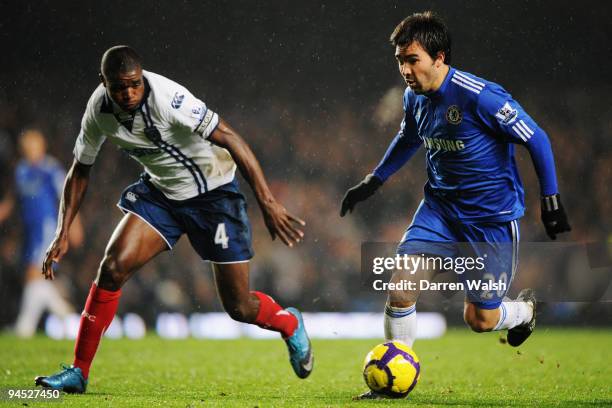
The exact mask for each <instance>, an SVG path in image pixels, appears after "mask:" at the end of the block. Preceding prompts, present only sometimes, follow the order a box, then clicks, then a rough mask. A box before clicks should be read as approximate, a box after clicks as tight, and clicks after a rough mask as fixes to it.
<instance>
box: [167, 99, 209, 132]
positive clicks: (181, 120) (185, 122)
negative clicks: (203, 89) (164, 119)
mask: <svg viewBox="0 0 612 408" xmlns="http://www.w3.org/2000/svg"><path fill="white" fill-rule="evenodd" d="M169 105H170V108H169V109H168V111H167V112H168V114H169V116H170V121H171V122H172V123H174V124H175V125H178V126H181V127H186V128H188V129H190V130H191V131H192V132H193V133H197V134H198V135H200V136H202V137H203V138H204V139H207V138H208V137H209V136H210V135H211V133H212V132H213V131H214V130H215V128H216V127H217V125H218V124H219V115H217V114H216V113H215V112H213V111H212V110H211V109H209V108H208V107H207V106H206V104H205V103H204V102H202V101H201V100H200V99H198V98H196V97H195V96H194V95H193V94H192V93H191V92H189V91H188V90H187V89H185V88H183V89H181V90H180V91H177V92H175V93H174V96H173V97H172V101H170V104H169Z"/></svg>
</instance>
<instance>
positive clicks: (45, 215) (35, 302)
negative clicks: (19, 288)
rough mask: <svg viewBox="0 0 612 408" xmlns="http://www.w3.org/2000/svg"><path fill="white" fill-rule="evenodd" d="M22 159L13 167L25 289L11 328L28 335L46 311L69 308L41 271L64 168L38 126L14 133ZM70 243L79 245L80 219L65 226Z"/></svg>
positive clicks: (6, 210)
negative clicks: (51, 154) (48, 151)
mask: <svg viewBox="0 0 612 408" xmlns="http://www.w3.org/2000/svg"><path fill="white" fill-rule="evenodd" d="M19 149H20V151H21V156H22V158H21V160H20V161H19V162H18V164H17V166H16V169H15V180H14V185H15V192H14V194H15V198H16V202H17V205H18V208H19V214H20V216H21V223H22V226H23V232H22V237H23V242H22V247H21V265H22V267H23V268H24V270H25V274H24V289H23V295H22V299H21V306H20V309H19V315H18V317H17V322H16V324H15V332H16V334H17V335H18V336H20V337H31V336H32V335H33V334H34V333H35V331H36V327H37V326H38V322H39V320H40V318H41V316H42V314H43V312H45V311H49V312H51V313H54V314H56V315H58V316H60V317H62V316H65V315H66V314H68V313H70V312H72V311H73V308H72V306H71V305H70V304H69V303H68V302H67V301H66V300H65V299H64V297H63V296H62V295H61V294H60V292H59V291H58V289H57V287H56V285H55V283H54V282H52V281H48V280H45V279H44V277H43V275H42V274H41V273H40V266H41V265H42V262H43V259H44V255H45V250H46V246H47V245H48V242H49V241H50V240H52V239H53V236H54V234H55V229H56V226H57V212H58V202H59V198H60V195H61V192H62V186H63V183H64V177H65V176H66V173H65V171H64V170H63V169H62V167H61V165H60V164H59V162H58V161H57V160H56V159H55V158H53V157H51V156H49V155H48V154H47V143H46V141H45V137H44V135H43V133H42V131H41V130H39V129H36V128H27V129H25V130H23V132H22V133H21V136H20V138H19ZM13 200H14V199H13V197H12V195H10V196H8V197H7V198H6V200H5V201H3V203H4V204H3V205H2V208H1V210H0V217H4V218H6V217H8V215H9V214H10V203H11V202H12V201H13ZM69 238H70V244H71V245H72V246H79V245H80V244H81V242H82V240H83V229H82V226H81V222H80V219H79V218H76V219H75V222H74V223H73V224H72V227H71V229H70V234H69Z"/></svg>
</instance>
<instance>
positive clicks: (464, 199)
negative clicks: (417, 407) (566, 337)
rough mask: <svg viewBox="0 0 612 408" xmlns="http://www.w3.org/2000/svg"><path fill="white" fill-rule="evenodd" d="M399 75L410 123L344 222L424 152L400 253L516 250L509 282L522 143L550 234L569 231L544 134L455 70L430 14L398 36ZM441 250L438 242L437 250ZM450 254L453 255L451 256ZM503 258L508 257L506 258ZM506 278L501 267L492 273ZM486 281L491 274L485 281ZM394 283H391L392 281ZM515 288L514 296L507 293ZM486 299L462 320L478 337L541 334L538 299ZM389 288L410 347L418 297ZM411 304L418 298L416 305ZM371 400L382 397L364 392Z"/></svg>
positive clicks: (490, 86) (388, 327)
mask: <svg viewBox="0 0 612 408" xmlns="http://www.w3.org/2000/svg"><path fill="white" fill-rule="evenodd" d="M390 40H391V43H392V44H393V45H394V46H395V58H396V59H397V62H398V66H399V71H400V74H401V75H402V77H403V78H404V80H405V82H406V84H407V85H408V87H407V88H406V91H405V93H404V98H403V104H404V119H403V120H402V123H401V127H400V130H399V132H398V134H397V135H396V136H395V138H394V139H393V141H392V142H391V144H390V145H389V147H388V149H387V151H386V153H385V155H384V157H383V158H382V160H381V161H380V163H379V164H378V166H377V167H376V168H375V169H374V171H373V172H372V173H371V174H368V175H367V176H366V177H365V179H364V180H363V181H362V182H361V183H359V184H358V185H357V186H355V187H353V188H351V189H349V190H348V191H347V193H346V195H345V196H344V199H343V201H342V208H341V211H340V215H341V216H344V215H345V214H346V213H347V212H352V210H353V209H354V207H355V205H356V204H357V203H358V202H360V201H363V200H365V199H367V198H368V197H370V196H371V195H372V194H374V192H375V191H376V190H377V189H378V188H379V187H380V186H382V184H383V183H384V182H385V181H386V180H387V179H388V178H389V177H390V176H391V175H392V174H393V173H395V172H396V171H397V170H399V169H400V168H401V167H402V166H403V165H404V164H405V163H406V162H407V161H408V160H409V159H410V158H411V157H412V156H413V155H414V154H415V152H416V151H417V150H418V149H419V148H420V146H421V145H424V146H425V149H426V162H427V174H428V180H427V183H426V184H425V187H424V199H423V201H422V202H421V204H420V205H419V207H418V209H417V211H416V213H415V215H414V218H413V220H412V223H411V224H410V226H409V227H408V229H407V231H406V233H405V234H404V237H403V238H402V240H401V242H400V244H399V246H398V249H397V253H398V254H400V255H409V256H421V254H423V253H425V254H427V255H436V256H440V257H442V256H452V255H457V253H452V251H456V248H455V249H453V247H452V245H451V246H448V245H446V244H450V243H459V242H466V243H470V244H473V246H474V250H475V252H476V253H478V250H479V246H482V245H483V244H484V246H485V247H486V246H489V247H491V248H495V246H496V245H497V244H500V245H501V246H502V247H504V245H505V247H509V248H510V251H509V252H510V254H509V255H508V259H509V264H511V266H510V267H509V268H508V270H506V271H505V273H506V274H509V275H506V276H505V277H504V279H505V280H506V282H508V286H509V283H510V282H511V280H512V274H514V273H515V269H516V263H517V259H518V253H517V248H518V239H519V225H518V219H519V218H520V217H521V216H522V215H523V213H524V193H523V187H522V183H521V180H520V178H519V174H518V170H517V166H516V163H515V160H514V145H515V144H520V145H523V146H525V147H526V148H527V149H528V151H529V153H530V155H531V158H532V161H533V164H534V167H535V171H536V173H537V176H538V179H539V181H540V191H541V195H542V221H543V223H544V227H545V229H546V232H547V234H548V236H549V237H550V238H551V239H555V238H556V234H559V233H562V232H565V231H570V226H569V223H568V220H567V217H566V215H565V212H564V209H563V206H562V205H561V199H560V196H559V191H558V188H557V180H556V174H555V165H554V159H553V153H552V150H551V146H550V142H549V140H548V137H547V135H546V133H545V132H544V131H543V130H542V129H541V128H540V127H539V126H538V125H537V124H536V123H535V122H534V120H533V119H532V118H531V117H530V116H529V115H528V114H527V113H526V112H525V111H524V110H523V108H522V107H521V106H520V105H519V104H518V103H517V102H516V101H515V100H514V99H513V98H512V96H511V95H510V94H509V93H508V92H506V91H505V90H504V89H503V88H502V87H501V86H499V85H498V84H495V83H493V82H490V81H487V80H485V79H482V78H479V77H477V76H474V75H472V74H470V73H467V72H463V71H460V70H458V69H456V68H454V67H452V66H450V60H451V40H450V35H449V33H448V30H447V28H446V26H445V24H444V22H443V21H442V20H441V19H440V18H439V17H437V16H436V15H435V14H433V13H431V12H424V13H416V14H413V15H411V16H409V17H407V18H406V19H404V20H403V21H402V22H401V23H400V24H399V25H398V26H397V27H396V28H395V30H394V31H393V33H392V34H391V38H390ZM437 244H440V245H437ZM447 251H448V252H447ZM502 252H504V251H502ZM485 272H486V273H489V274H493V277H494V279H495V280H501V276H499V275H498V273H499V271H497V270H486V271H485ZM483 277H484V276H483ZM392 280H393V278H392ZM506 291H507V290H506ZM506 291H503V293H498V292H497V291H494V292H493V294H492V295H493V296H489V297H487V298H484V299H481V298H478V297H477V296H474V297H472V296H469V295H470V294H468V296H467V297H466V301H465V307H464V319H465V321H466V323H467V324H468V325H469V326H470V327H471V328H472V330H474V331H476V332H486V331H492V330H505V329H507V330H508V343H509V344H510V345H512V346H518V345H520V344H522V343H523V342H524V341H525V340H526V339H527V337H529V335H530V334H531V333H532V331H533V329H534V327H535V306H536V302H535V296H534V293H533V291H532V290H530V289H525V290H523V291H521V293H520V294H519V296H518V298H517V299H516V300H510V299H508V298H504V295H505V292H506ZM412 296H413V297H406V294H405V293H402V292H401V291H390V292H389V298H388V301H387V305H386V307H385V337H386V338H387V340H400V341H403V342H405V343H407V344H408V345H410V346H412V344H413V343H414V339H415V336H416V325H417V320H416V309H415V307H416V296H418V293H416V294H412ZM408 299H410V300H408ZM363 397H364V398H368V397H376V395H375V394H373V393H371V392H370V393H366V394H364V395H363Z"/></svg>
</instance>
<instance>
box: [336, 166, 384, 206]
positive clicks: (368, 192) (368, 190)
mask: <svg viewBox="0 0 612 408" xmlns="http://www.w3.org/2000/svg"><path fill="white" fill-rule="evenodd" d="M382 184H383V183H382V180H381V179H379V178H378V177H377V176H375V175H374V174H368V175H367V176H365V178H364V179H363V181H362V182H361V183H359V184H357V185H356V186H355V187H353V188H350V189H348V191H347V192H346V194H345V195H344V198H343V199H342V208H341V209H340V216H341V217H344V214H346V212H347V211H348V212H353V209H354V208H355V205H356V204H357V203H358V202H360V201H364V200H367V199H368V198H370V197H371V196H372V194H374V193H375V192H376V190H378V188H379V187H380V186H382Z"/></svg>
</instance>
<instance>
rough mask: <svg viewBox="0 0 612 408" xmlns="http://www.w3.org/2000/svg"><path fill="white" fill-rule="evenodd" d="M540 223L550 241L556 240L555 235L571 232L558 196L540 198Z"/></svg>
mask: <svg viewBox="0 0 612 408" xmlns="http://www.w3.org/2000/svg"><path fill="white" fill-rule="evenodd" d="M542 222H543V223H544V228H546V233H547V234H548V236H549V237H550V239H557V234H560V233H562V232H566V231H571V230H572V227H570V225H569V222H568V221H567V215H565V210H564V209H563V204H561V196H560V195H559V194H554V195H550V196H546V197H543V198H542Z"/></svg>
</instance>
